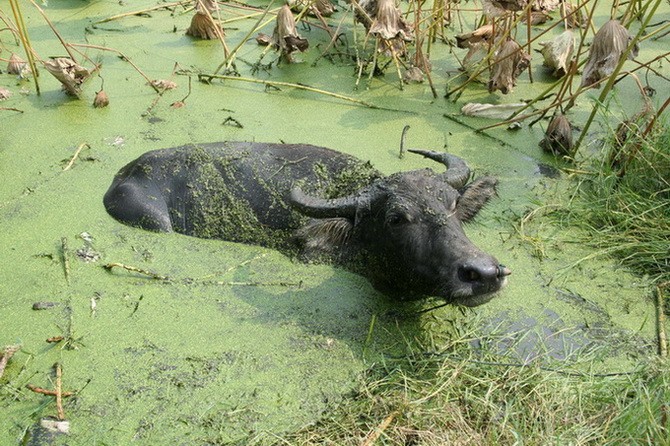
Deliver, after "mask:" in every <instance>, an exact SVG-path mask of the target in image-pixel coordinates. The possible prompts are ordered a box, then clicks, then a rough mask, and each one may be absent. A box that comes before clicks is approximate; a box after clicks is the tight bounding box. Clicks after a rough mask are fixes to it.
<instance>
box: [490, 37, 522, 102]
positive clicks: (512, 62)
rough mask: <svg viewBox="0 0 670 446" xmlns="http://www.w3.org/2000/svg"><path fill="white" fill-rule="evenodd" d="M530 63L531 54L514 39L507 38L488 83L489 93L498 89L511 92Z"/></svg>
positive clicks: (503, 92)
mask: <svg viewBox="0 0 670 446" xmlns="http://www.w3.org/2000/svg"><path fill="white" fill-rule="evenodd" d="M529 65H530V55H529V54H528V53H526V52H525V51H524V50H523V49H522V48H521V46H520V45H519V44H518V43H516V42H515V41H514V40H512V39H509V40H507V41H506V42H505V43H503V44H502V46H501V47H500V50H499V51H498V54H497V56H496V59H495V62H494V65H493V70H492V72H491V80H490V81H489V85H488V88H489V93H493V92H494V91H496V90H500V91H501V92H502V94H507V93H510V92H511V91H512V87H513V86H515V85H516V78H517V77H519V75H520V74H521V73H522V72H523V71H524V70H525V69H526V68H528V66H529Z"/></svg>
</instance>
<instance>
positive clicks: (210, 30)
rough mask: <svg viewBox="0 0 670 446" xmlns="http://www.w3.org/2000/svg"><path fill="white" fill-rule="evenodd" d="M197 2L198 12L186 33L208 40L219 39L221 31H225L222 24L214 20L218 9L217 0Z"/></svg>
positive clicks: (196, 8) (196, 9)
mask: <svg viewBox="0 0 670 446" xmlns="http://www.w3.org/2000/svg"><path fill="white" fill-rule="evenodd" d="M195 3H196V4H195V11H196V12H195V15H194V16H193V18H192V19H191V25H190V26H189V27H188V29H187V30H186V35H188V36H193V37H197V38H200V39H206V40H212V39H218V38H219V33H220V35H223V34H224V31H223V28H222V27H221V25H219V24H218V23H216V22H215V21H214V20H212V19H213V18H214V15H215V14H216V11H217V10H218V5H217V3H216V0H197V1H196V2H195ZM210 16H211V18H210Z"/></svg>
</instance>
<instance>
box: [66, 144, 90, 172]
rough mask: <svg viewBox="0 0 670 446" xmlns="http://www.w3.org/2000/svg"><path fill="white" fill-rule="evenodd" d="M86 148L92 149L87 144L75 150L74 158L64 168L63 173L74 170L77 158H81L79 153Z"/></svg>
mask: <svg viewBox="0 0 670 446" xmlns="http://www.w3.org/2000/svg"><path fill="white" fill-rule="evenodd" d="M84 147H88V148H89V149H90V148H91V146H90V145H89V144H88V143H87V142H83V143H81V144H80V145H79V147H78V148H77V150H75V152H74V155H72V158H70V162H69V163H67V166H65V167H63V171H65V170H70V169H71V168H72V165H73V164H74V162H75V160H76V159H77V157H79V153H80V152H81V151H82V150H83V148H84Z"/></svg>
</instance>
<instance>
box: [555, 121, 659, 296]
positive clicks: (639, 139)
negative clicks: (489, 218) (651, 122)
mask: <svg viewBox="0 0 670 446" xmlns="http://www.w3.org/2000/svg"><path fill="white" fill-rule="evenodd" d="M629 129H630V130H629V131H628V132H627V133H628V136H627V138H626V139H625V141H623V142H622V143H619V142H617V141H616V137H615V136H613V137H612V141H610V142H609V143H608V144H607V145H606V147H605V156H604V157H602V158H600V159H597V160H594V161H592V162H591V163H592V164H591V166H587V168H588V169H589V170H590V172H591V175H587V176H584V177H583V178H581V184H580V187H579V192H578V195H577V197H576V199H575V200H573V201H572V202H571V203H570V205H569V206H566V208H565V210H566V211H567V212H568V213H569V215H570V219H569V222H570V224H574V225H577V226H580V227H582V228H583V229H585V230H586V234H587V239H588V240H589V243H590V244H591V245H592V246H594V247H595V248H597V249H602V250H603V251H606V252H608V253H610V254H612V255H615V256H616V257H618V258H620V259H621V260H622V262H623V264H624V265H626V266H628V267H629V268H631V269H632V270H634V271H636V272H637V273H639V274H642V275H648V276H650V277H651V278H652V280H653V281H654V282H657V283H660V282H666V281H668V280H670V130H669V129H668V127H667V126H657V127H656V128H655V129H654V130H652V131H651V132H649V133H648V134H647V135H645V136H643V133H644V129H645V122H644V121H642V122H640V121H638V122H635V121H633V122H630V123H629Z"/></svg>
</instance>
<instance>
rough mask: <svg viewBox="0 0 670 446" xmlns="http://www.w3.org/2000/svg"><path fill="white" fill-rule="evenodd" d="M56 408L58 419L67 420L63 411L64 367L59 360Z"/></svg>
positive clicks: (57, 364)
mask: <svg viewBox="0 0 670 446" xmlns="http://www.w3.org/2000/svg"><path fill="white" fill-rule="evenodd" d="M55 367H56V410H58V419H59V420H61V421H63V420H65V413H64V412H63V390H62V385H63V369H62V368H61V365H60V363H59V362H57V363H56V365H55Z"/></svg>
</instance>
